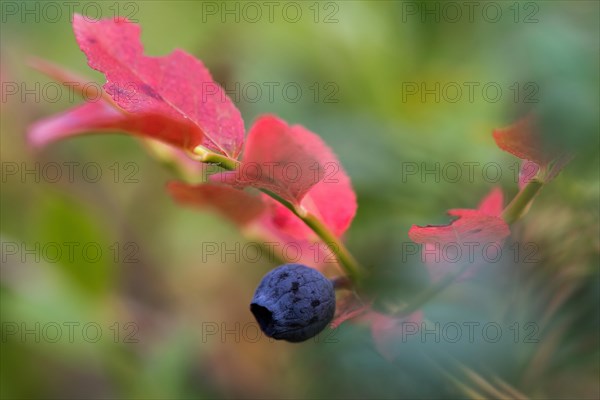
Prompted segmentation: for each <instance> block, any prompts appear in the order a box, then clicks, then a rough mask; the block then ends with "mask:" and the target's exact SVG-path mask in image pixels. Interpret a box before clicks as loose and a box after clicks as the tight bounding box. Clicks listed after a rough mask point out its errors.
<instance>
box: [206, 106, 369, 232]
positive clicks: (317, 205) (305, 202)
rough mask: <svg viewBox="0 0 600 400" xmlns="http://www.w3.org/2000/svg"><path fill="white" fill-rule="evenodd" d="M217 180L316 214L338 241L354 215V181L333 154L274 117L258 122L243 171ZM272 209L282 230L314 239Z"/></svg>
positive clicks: (316, 138) (283, 210)
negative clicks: (270, 195) (258, 190)
mask: <svg viewBox="0 0 600 400" xmlns="http://www.w3.org/2000/svg"><path fill="white" fill-rule="evenodd" d="M213 181H216V182H218V181H221V182H223V183H229V184H232V185H234V186H237V187H247V186H252V187H257V188H261V189H266V190H269V191H271V192H273V193H275V194H277V195H278V196H280V197H282V198H284V199H285V200H287V201H289V202H291V203H292V204H295V205H298V206H301V207H303V208H304V209H305V210H306V211H308V212H310V213H312V214H314V215H315V216H316V217H317V218H319V219H320V220H321V221H323V223H325V225H327V226H328V227H329V228H330V229H331V230H332V231H333V233H334V234H336V235H338V236H340V235H342V234H343V233H344V232H345V231H346V229H348V227H349V226H350V223H351V222H352V219H353V218H354V215H355V214H356V207H357V206H356V195H355V194H354V190H353V189H352V186H351V183H350V179H349V178H348V175H347V174H346V172H345V171H344V170H343V168H342V166H341V164H340V162H339V161H338V159H337V157H336V156H335V155H334V154H333V152H332V151H331V149H330V148H329V147H328V146H327V145H326V144H325V143H324V142H323V141H322V139H321V138H320V137H319V136H317V135H315V134H314V133H312V132H310V131H308V130H307V129H306V128H304V127H302V126H300V125H293V126H288V125H287V124H286V123H285V122H284V121H282V120H280V119H278V118H276V117H273V116H263V117H261V118H259V119H258V120H257V121H256V123H255V124H254V126H253V127H252V129H251V130H250V132H249V134H248V139H247V144H246V149H245V151H244V155H243V160H242V164H241V166H240V169H239V170H238V171H235V172H229V173H225V174H220V175H218V176H216V177H213ZM273 207H274V210H273V213H272V217H273V223H274V224H275V225H276V226H277V227H279V229H281V230H283V231H284V232H286V233H288V234H289V235H292V236H294V237H297V238H309V237H313V236H314V234H313V233H312V231H311V230H310V229H309V228H308V227H307V226H306V225H305V224H304V222H302V221H301V220H300V219H299V218H298V217H297V216H295V215H294V214H293V213H292V212H291V211H290V210H288V209H287V208H285V207H284V206H282V205H280V204H276V205H274V206H273Z"/></svg>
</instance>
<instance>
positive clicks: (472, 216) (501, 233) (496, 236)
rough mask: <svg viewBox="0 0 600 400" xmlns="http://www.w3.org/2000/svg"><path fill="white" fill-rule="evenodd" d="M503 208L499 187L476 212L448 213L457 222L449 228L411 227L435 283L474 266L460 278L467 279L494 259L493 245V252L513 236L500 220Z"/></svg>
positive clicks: (452, 211)
mask: <svg viewBox="0 0 600 400" xmlns="http://www.w3.org/2000/svg"><path fill="white" fill-rule="evenodd" d="M502 208H503V195H502V191H501V190H500V189H498V188H496V189H493V190H492V191H491V192H490V193H489V194H488V195H487V196H486V197H485V198H484V199H483V200H482V201H481V203H480V204H479V208H478V209H477V210H472V209H453V210H449V211H448V214H449V215H452V216H456V217H458V219H456V220H454V221H452V222H451V223H450V224H448V225H440V226H433V225H428V226H417V225H413V226H412V227H411V228H410V230H409V231H408V236H409V237H410V239H411V240H412V241H414V242H416V243H421V244H423V248H422V251H421V253H422V259H423V261H424V262H425V265H426V267H427V269H428V271H429V274H430V276H431V277H432V279H433V280H434V281H439V280H440V279H441V278H442V277H443V276H445V275H446V274H447V273H449V272H452V271H453V270H456V269H459V268H461V267H462V266H463V265H465V264H467V263H468V264H471V265H472V267H471V268H469V269H468V270H467V271H465V273H464V274H463V275H461V277H460V278H462V279H464V278H466V277H468V276H470V274H472V273H473V272H474V271H475V270H476V269H477V268H479V267H481V265H484V264H486V263H487V262H489V260H490V259H493V257H492V256H488V251H490V250H489V249H490V248H491V247H492V246H493V247H494V249H493V250H492V251H494V250H497V249H498V248H499V247H500V246H501V244H502V243H503V242H504V239H505V238H506V237H507V236H508V235H510V230H509V228H508V225H507V224H506V222H505V221H504V220H503V219H502V218H501V217H500V214H501V213H502Z"/></svg>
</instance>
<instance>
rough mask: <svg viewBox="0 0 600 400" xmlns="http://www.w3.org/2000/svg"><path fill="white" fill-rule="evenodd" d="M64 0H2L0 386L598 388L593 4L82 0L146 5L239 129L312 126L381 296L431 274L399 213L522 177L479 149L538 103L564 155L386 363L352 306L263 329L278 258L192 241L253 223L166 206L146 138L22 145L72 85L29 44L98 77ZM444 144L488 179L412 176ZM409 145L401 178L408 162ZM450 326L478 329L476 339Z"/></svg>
mask: <svg viewBox="0 0 600 400" xmlns="http://www.w3.org/2000/svg"><path fill="white" fill-rule="evenodd" d="M48 3H53V4H54V6H56V7H54V8H50V7H52V6H45V4H48ZM65 3H66V2H35V1H26V2H8V1H3V2H2V25H1V48H0V50H1V72H2V104H1V106H2V110H1V114H0V117H1V141H2V146H1V157H2V182H1V184H2V190H1V195H0V199H1V220H2V222H1V240H2V266H1V270H0V272H1V276H0V300H1V305H0V311H1V320H2V338H1V343H0V345H1V354H0V368H1V370H0V394H1V396H2V398H116V397H118V398H136V397H137V398H232V397H233V398H415V397H427V398H443V397H452V398H456V397H480V396H486V397H515V396H517V395H520V396H521V395H522V396H527V397H533V398H598V397H599V396H600V392H599V388H598V374H599V372H600V370H599V361H598V360H599V356H600V354H599V345H598V332H599V329H598V327H599V323H600V321H599V312H598V311H599V310H598V305H599V299H600V291H599V287H600V286H599V275H598V267H599V263H598V261H599V251H600V244H599V223H598V221H599V218H598V217H599V215H598V213H599V199H600V197H599V177H598V174H599V172H598V171H599V158H598V145H599V143H598V129H599V124H598V110H599V100H598V93H599V90H598V88H599V85H598V84H599V82H598V80H599V73H598V71H599V46H600V43H599V37H600V35H599V15H600V14H599V13H600V10H599V3H598V2H596V1H539V2H530V1H529V2H515V1H507V2H504V1H496V2H486V1H482V2H474V3H475V6H474V7H475V8H474V9H472V13H470V12H469V7H471V6H469V5H467V4H466V2H452V3H453V4H454V5H451V6H449V7H448V5H447V4H446V3H445V2H405V1H363V2H361V1H325V2H313V1H310V2H295V3H294V2H291V3H294V4H293V5H291V6H290V5H289V3H290V2H280V3H279V2H277V3H275V4H276V5H275V6H274V7H275V8H274V9H273V14H272V15H269V13H268V10H269V7H270V6H269V5H265V4H264V3H265V2H261V1H258V2H254V3H253V5H251V6H248V3H246V2H193V1H140V2H130V1H127V2H85V1H79V2H75V5H74V11H76V12H80V13H84V14H86V15H89V16H90V17H99V16H101V17H111V16H113V15H115V14H119V15H123V16H129V17H131V18H132V19H133V20H136V21H137V22H139V23H140V24H141V26H142V41H143V43H144V45H145V49H146V52H147V54H150V55H157V56H158V55H164V54H166V53H168V52H170V51H171V50H172V49H174V48H182V49H185V50H186V51H188V52H190V53H192V54H194V55H195V56H197V57H198V58H200V59H201V60H203V62H204V63H205V64H206V65H207V67H208V68H209V69H210V70H211V71H212V73H213V75H214V77H215V79H216V80H217V81H218V82H219V83H221V84H222V85H224V86H225V87H226V88H227V89H228V90H229V91H230V92H233V93H236V94H234V95H232V98H233V100H234V102H235V103H236V104H237V106H238V107H239V108H240V110H241V112H242V115H243V117H244V120H245V122H246V127H249V125H250V124H251V122H252V121H253V120H254V119H255V118H256V117H257V116H258V115H259V114H262V113H276V114H278V115H279V116H281V117H282V118H284V119H286V120H287V121H290V122H293V123H300V124H303V125H304V126H306V127H308V128H309V129H311V130H312V131H314V132H317V133H318V134H320V135H321V136H322V137H323V138H324V139H325V141H326V142H327V143H328V144H329V145H330V146H331V147H332V148H333V149H334V150H335V152H336V153H337V154H338V156H339V158H340V160H341V162H342V164H343V165H344V167H345V168H346V170H347V171H348V173H349V175H350V177H351V179H352V182H353V185H354V188H355V190H356V192H357V196H358V203H359V210H358V214H357V217H356V219H355V220H354V223H353V225H352V227H351V228H350V230H349V231H348V233H347V235H346V241H347V244H348V247H349V248H350V249H351V250H352V251H353V252H354V254H355V255H356V256H357V258H358V259H360V260H361V261H362V262H363V263H364V264H365V265H367V266H368V267H369V268H371V269H372V270H373V271H375V272H374V273H375V274H376V276H379V277H381V278H382V279H380V280H379V281H378V282H379V283H378V284H379V285H380V287H378V288H377V290H378V291H379V293H380V294H381V298H385V299H386V302H387V303H388V304H389V303H392V304H393V303H394V302H400V301H403V300H406V299H408V298H410V296H411V295H413V294H414V293H417V292H418V291H419V290H422V289H423V288H425V287H426V286H427V285H429V281H428V278H427V273H426V272H425V269H424V267H423V265H421V263H420V262H419V260H418V257H412V258H407V257H403V246H405V245H406V243H410V241H409V239H408V236H407V231H408V229H409V228H410V226H411V225H412V224H421V225H424V224H434V223H439V224H441V223H446V222H447V221H448V218H447V217H446V216H445V214H444V213H445V211H446V210H447V209H450V208H470V207H475V206H476V204H477V203H478V202H479V200H480V199H481V198H482V197H483V196H484V195H485V194H486V193H487V192H488V191H489V190H490V189H491V188H492V187H493V186H495V185H498V186H500V187H501V188H502V189H503V191H504V193H505V195H506V196H507V198H508V199H510V198H512V196H514V195H515V194H516V192H517V185H516V183H515V178H514V173H515V166H516V165H517V164H516V162H517V159H516V158H514V157H513V156H511V155H510V154H507V153H504V152H502V151H500V150H499V149H498V148H497V147H496V146H495V144H494V142H493V139H492V136H491V132H492V130H493V129H494V128H497V127H502V126H506V125H508V124H510V123H512V122H513V121H515V120H516V119H517V118H518V117H521V116H523V115H525V114H526V113H527V112H528V111H530V110H535V111H536V112H538V114H539V115H541V116H542V121H543V124H544V127H545V130H544V134H545V135H546V139H547V140H548V141H557V142H558V143H559V144H560V145H561V146H564V147H565V148H568V149H569V150H571V151H573V152H574V153H576V154H577V156H576V157H575V159H574V160H573V161H572V162H571V163H570V164H569V165H568V166H567V167H566V168H565V170H564V171H563V172H562V173H561V174H560V175H559V177H558V178H557V179H555V180H554V181H553V182H552V183H551V184H550V185H548V186H547V187H545V188H544V189H543V191H542V192H541V194H540V195H539V196H538V198H537V199H536V201H535V203H534V205H533V207H532V208H531V210H530V211H529V213H528V214H527V215H526V216H525V218H523V219H522V220H521V221H519V222H518V223H516V224H515V225H513V226H512V227H511V230H512V236H511V238H510V240H509V243H508V244H507V247H506V249H507V251H512V250H509V249H514V247H512V248H510V247H509V246H511V245H512V246H515V243H516V245H517V246H518V245H519V244H521V245H522V247H521V251H522V253H520V255H519V256H517V257H513V255H514V252H511V253H510V254H511V256H510V257H503V259H502V260H503V261H502V262H500V263H497V264H496V265H495V266H494V268H493V269H491V270H486V271H484V272H483V273H481V274H479V275H478V276H476V277H474V278H473V279H470V280H467V281H465V282H460V283H456V284H454V285H453V286H451V287H450V288H448V289H447V290H446V291H444V292H443V293H441V294H440V295H439V296H438V297H436V298H434V299H432V300H431V301H430V302H429V303H428V304H427V305H426V306H425V307H424V308H423V311H424V315H425V317H426V320H427V321H429V322H430V323H432V324H435V323H436V322H437V323H439V324H441V326H442V327H443V326H444V324H446V325H447V324H448V323H456V324H458V325H460V326H462V329H463V332H462V334H463V338H462V339H461V340H460V341H458V342H457V343H451V341H450V340H448V337H445V336H444V335H443V334H442V336H441V340H438V341H439V343H438V341H436V340H435V334H431V335H429V336H426V337H425V338H424V339H423V338H421V337H420V336H419V335H417V337H416V339H415V340H411V341H408V342H406V343H403V342H402V341H401V340H398V346H397V352H398V357H397V358H396V359H395V360H393V361H389V360H388V359H386V357H384V356H382V355H381V354H380V353H379V352H378V351H377V350H376V348H375V347H374V345H373V341H372V338H371V333H370V330H369V327H368V326H366V325H362V324H358V323H352V322H347V323H345V324H343V325H342V326H341V327H340V328H338V329H337V330H335V331H327V332H325V333H323V334H322V335H321V336H319V337H318V338H317V340H310V341H308V342H306V343H303V344H289V343H281V342H273V341H269V340H268V339H267V338H266V337H264V336H259V335H258V333H257V331H256V324H255V323H254V320H253V318H252V315H251V314H250V312H249V310H248V304H249V300H250V299H251V297H252V294H253V291H254V288H255V286H256V284H257V283H258V281H259V280H260V279H261V277H262V275H263V274H264V273H265V272H266V271H268V270H269V269H271V268H273V267H274V266H275V265H277V261H274V260H270V259H269V257H267V256H263V257H262V258H260V259H259V260H258V261H255V260H251V259H249V257H244V256H243V255H242V256H240V257H236V256H235V255H227V256H224V259H222V257H221V254H218V255H214V256H207V255H206V254H204V253H203V247H202V246H203V244H205V243H212V242H214V243H218V244H222V245H223V244H224V245H225V246H228V248H231V249H235V248H236V247H235V246H236V245H237V246H240V247H239V248H240V249H243V248H245V246H247V245H248V244H249V243H252V242H251V241H252V239H249V238H247V237H245V236H243V235H242V233H241V232H239V230H238V229H237V228H236V227H235V226H234V225H233V224H231V223H230V222H229V221H227V220H225V219H223V218H222V217H220V216H218V215H216V214H214V213H211V212H210V211H206V212H201V211H195V210H189V209H184V208H181V207H178V206H176V205H175V204H174V203H173V202H172V201H171V199H170V198H169V197H168V195H167V193H166V191H165V189H164V187H165V183H166V182H168V181H169V180H171V179H174V178H175V176H174V175H173V174H172V172H171V171H169V170H168V169H165V168H164V167H163V166H162V165H161V164H160V163H158V162H157V161H156V160H155V159H153V158H152V157H151V156H150V155H149V154H148V152H147V151H146V149H145V148H144V147H143V146H141V145H140V142H139V141H138V140H136V139H134V138H132V137H129V136H120V135H97V136H96V135H94V136H86V137H80V138H76V139H72V140H70V141H65V142H59V143H56V144H53V145H51V146H49V147H48V148H45V149H43V150H41V151H33V150H32V149H30V148H29V147H28V146H27V144H26V141H25V132H26V129H27V127H28V125H30V124H31V123H32V122H34V121H36V120H38V119H40V118H43V117H46V116H49V115H51V114H53V113H56V112H59V111H61V110H64V109H66V108H69V107H71V106H73V105H74V104H78V103H79V102H80V100H79V99H78V98H76V97H75V98H73V99H69V98H68V97H69V96H68V92H67V91H63V92H61V93H59V94H60V98H59V99H56V96H55V91H52V88H51V87H50V86H46V84H48V83H49V82H51V81H50V80H49V79H48V78H46V77H44V76H43V75H41V74H40V73H39V72H36V71H35V70H33V69H31V68H29V67H28V66H27V65H26V64H27V60H28V58H30V57H33V56H35V57H40V58H44V59H47V60H50V61H53V62H55V63H58V64H62V65H64V66H67V67H68V68H70V69H72V70H74V71H77V72H79V73H81V74H82V75H84V76H88V77H90V78H92V79H95V80H96V81H97V82H99V83H103V78H102V76H101V75H100V74H99V73H97V72H95V71H92V70H90V69H89V68H88V67H87V65H86V60H85V57H84V55H83V54H82V53H81V52H80V50H79V49H78V47H77V44H76V42H75V39H74V36H73V33H72V29H71V26H70V15H69V11H70V10H69V7H70V6H69V5H65ZM45 7H46V8H45ZM256 9H260V12H261V14H260V16H258V15H257V14H256V11H255V10H256ZM15 10H16V11H15ZM27 10H33V11H27ZM56 10H59V11H60V15H59V14H57V13H56ZM215 10H216V11H215ZM226 10H233V11H231V13H230V14H227V13H225V14H223V13H224V12H225V11H226ZM297 10H300V15H299V17H298V14H297ZM456 10H459V11H460V16H459V15H458V14H456ZM498 10H500V14H498ZM270 82H274V83H273V84H272V85H273V87H274V91H273V96H269V92H268V89H267V84H269V83H270ZM465 82H475V83H476V85H475V86H474V88H475V89H474V91H473V97H469V92H468V90H467V86H465ZM266 83H267V84H266ZM436 83H438V84H439V85H440V86H439V87H440V89H439V90H437V91H436V90H435V89H434V94H425V95H423V93H422V92H421V88H422V87H421V85H422V84H425V85H426V88H435V87H436V86H435V85H436ZM14 84H16V85H17V87H18V90H17V92H16V93H14V90H13V88H14V87H15V86H14ZM236 85H238V86H236ZM286 85H287V86H286ZM415 85H416V87H417V88H419V91H418V92H417V93H416V94H411V93H410V92H408V91H407V90H408V89H409V88H414V87H415ZM486 85H488V86H492V87H494V88H497V87H499V88H500V89H501V94H500V96H498V95H497V94H494V90H493V89H489V90H490V91H489V92H484V91H483V87H484V86H485V87H488V86H486ZM456 86H459V87H460V88H462V93H460V94H458V95H457V94H456V92H455V88H456ZM257 87H259V88H261V89H262V92H257V91H256V88H257ZM284 87H288V90H289V92H285V91H284V90H283V89H284ZM298 87H300V88H301V90H302V94H301V95H297V94H295V89H296V88H298ZM45 88H48V89H45ZM189 90H190V91H193V90H194V88H189ZM444 90H445V91H444ZM28 91H29V92H28ZM45 91H46V92H45ZM27 93H29V94H27ZM436 96H438V97H439V98H436ZM457 96H458V97H457ZM296 97H297V99H296ZM451 162H456V163H459V164H462V163H465V162H476V163H479V165H481V166H483V165H486V164H487V163H495V165H497V166H499V169H500V171H501V176H500V177H498V178H495V177H494V176H493V174H491V175H486V174H485V173H482V169H481V168H476V169H475V175H474V178H473V179H467V176H466V173H467V170H466V169H463V170H462V173H463V177H462V178H461V179H459V181H458V182H453V181H452V179H446V178H447V176H444V174H440V176H439V179H436V176H435V175H431V174H430V175H426V176H425V177H424V178H421V175H420V172H421V170H422V169H423V168H424V167H423V166H425V168H435V164H436V163H439V165H440V166H442V167H443V166H444V165H446V164H447V163H451ZM53 163H54V164H53ZM414 163H416V164H414ZM409 164H411V165H417V168H418V171H419V173H418V174H417V175H406V174H405V173H403V172H402V171H403V168H405V167H406V165H409ZM56 165H58V166H59V169H58V171H59V173H61V176H60V178H59V179H54V178H55V172H53V170H52V168H54V167H55V166H56ZM69 165H73V167H72V168H73V171H74V175H73V176H72V179H71V178H70V177H69V175H68V171H69V168H70V167H69ZM15 168H16V169H15ZM86 168H87V169H86ZM15 171H16V172H15ZM27 171H30V172H27ZM31 171H33V172H31ZM96 171H100V174H101V176H100V177H99V178H96ZM96 179H97V182H92V181H95V180H96ZM69 243H76V244H75V245H73V246H75V247H73V249H74V250H73V253H72V256H70V255H69V253H68V249H69V247H68V246H70V245H69ZM86 245H87V247H86ZM525 245H529V246H530V247H527V248H525ZM57 248H58V249H59V251H60V253H56V251H57V250H56V249H57ZM97 249H100V250H101V252H102V253H101V254H100V255H96V254H95V253H94V252H95V251H96V250H97ZM57 254H58V255H57ZM528 255H531V257H528ZM515 258H516V259H515ZM515 261H516V262H515ZM465 322H479V323H480V324H481V325H480V327H479V328H477V329H476V330H475V336H474V340H473V341H468V340H466V337H465V335H467V333H468V331H467V329H466V325H464V323H465ZM489 322H493V323H495V324H497V325H498V326H500V327H501V328H502V334H501V340H499V341H498V342H496V343H494V342H493V341H492V340H489V337H486V336H485V335H484V334H482V332H481V326H483V325H485V324H486V323H489ZM515 323H516V324H517V325H515ZM528 323H529V324H530V325H526V324H528ZM531 324H532V325H531ZM515 331H516V332H518V333H519V335H518V336H515ZM449 335H450V334H449ZM450 336H453V334H452V335H450ZM527 339H535V340H527ZM517 391H518V392H517Z"/></svg>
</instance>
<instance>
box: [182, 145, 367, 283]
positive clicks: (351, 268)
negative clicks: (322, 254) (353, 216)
mask: <svg viewBox="0 0 600 400" xmlns="http://www.w3.org/2000/svg"><path fill="white" fill-rule="evenodd" d="M192 157H193V158H194V159H196V160H198V161H202V162H205V163H215V164H218V165H219V166H220V167H222V168H224V169H226V170H228V171H234V170H236V169H238V168H239V166H240V162H239V161H237V160H234V159H232V158H229V157H227V156H223V155H220V154H217V153H214V152H212V151H210V150H208V149H206V148H205V147H202V146H198V147H196V148H195V149H194V153H193V155H192ZM261 191H262V192H263V193H265V194H267V195H269V196H270V197H272V198H273V199H274V200H276V201H277V202H279V203H281V204H282V205H283V206H285V207H286V208H287V209H289V210H290V211H291V212H293V213H294V215H296V216H297V217H298V218H300V219H301V220H302V221H303V222H304V223H305V224H306V225H307V226H308V227H309V228H311V229H312V230H313V231H314V232H315V233H316V234H317V236H318V237H319V238H320V239H321V240H322V241H323V243H325V245H326V246H327V247H329V249H330V250H331V251H332V252H333V254H335V256H336V258H337V259H338V261H339V262H340V265H341V267H342V268H343V269H344V271H345V272H346V275H348V278H350V279H351V280H352V282H354V283H355V284H356V283H358V282H359V281H360V280H361V279H362V278H363V277H364V275H365V274H366V270H365V269H364V268H363V267H362V266H361V265H360V264H359V263H358V261H356V259H355V258H354V257H353V256H352V254H351V253H350V251H349V250H348V248H347V247H346V246H345V245H344V243H342V241H340V240H339V239H338V238H337V237H336V236H335V235H334V234H333V232H331V231H330V230H329V228H328V227H327V226H326V225H325V224H323V223H322V222H321V221H320V220H319V219H318V218H317V217H315V216H314V215H312V214H310V213H309V212H307V211H306V210H305V209H304V208H302V207H297V206H296V205H294V204H292V203H290V202H289V201H287V200H286V199H284V198H282V197H281V196H279V195H277V194H275V193H273V192H271V191H269V190H267V189H261Z"/></svg>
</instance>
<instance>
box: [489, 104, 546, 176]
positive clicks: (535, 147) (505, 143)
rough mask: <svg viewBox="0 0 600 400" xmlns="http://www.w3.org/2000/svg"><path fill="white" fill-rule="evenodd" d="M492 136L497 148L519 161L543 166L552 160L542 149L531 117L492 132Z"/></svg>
mask: <svg viewBox="0 0 600 400" xmlns="http://www.w3.org/2000/svg"><path fill="white" fill-rule="evenodd" d="M493 136H494V140H495V141H496V144H497V145H498V147H500V148H501V149H502V150H504V151H507V152H509V153H511V154H513V155H515V156H517V157H519V158H520V159H523V160H529V161H533V162H535V163H536V164H538V165H540V166H545V165H546V164H548V162H550V160H551V159H552V158H553V156H552V155H548V154H546V153H545V151H544V149H543V148H542V140H541V137H540V135H539V132H538V131H537V127H536V125H535V123H534V121H533V117H531V116H530V117H527V118H523V119H522V120H520V121H518V122H516V123H515V124H513V125H511V126H509V127H506V128H502V129H496V130H494V132H493Z"/></svg>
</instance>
